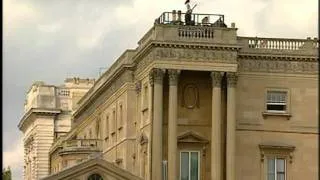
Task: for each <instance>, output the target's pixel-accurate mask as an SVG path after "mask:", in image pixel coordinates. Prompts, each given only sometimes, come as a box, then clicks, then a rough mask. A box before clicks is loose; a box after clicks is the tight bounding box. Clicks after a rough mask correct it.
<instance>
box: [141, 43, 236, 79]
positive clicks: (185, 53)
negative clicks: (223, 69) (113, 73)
mask: <svg viewBox="0 0 320 180" xmlns="http://www.w3.org/2000/svg"><path fill="white" fill-rule="evenodd" d="M155 60H177V61H184V62H206V61H207V62H220V63H223V62H224V63H237V52H236V51H223V50H208V49H187V48H186V49H183V48H164V47H156V48H153V49H152V50H151V51H150V52H149V53H148V54H147V55H146V56H144V57H143V59H142V60H140V61H138V65H137V71H136V73H139V72H141V71H142V70H143V69H145V67H146V66H147V65H148V64H150V62H151V61H155Z"/></svg>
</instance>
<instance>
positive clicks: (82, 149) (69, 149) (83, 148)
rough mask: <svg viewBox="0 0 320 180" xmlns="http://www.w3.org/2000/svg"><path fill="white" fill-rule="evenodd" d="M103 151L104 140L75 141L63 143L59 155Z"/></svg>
mask: <svg viewBox="0 0 320 180" xmlns="http://www.w3.org/2000/svg"><path fill="white" fill-rule="evenodd" d="M101 151H102V140H100V139H74V140H67V141H64V142H63V143H62V149H61V150H60V151H59V155H67V154H91V153H95V152H101Z"/></svg>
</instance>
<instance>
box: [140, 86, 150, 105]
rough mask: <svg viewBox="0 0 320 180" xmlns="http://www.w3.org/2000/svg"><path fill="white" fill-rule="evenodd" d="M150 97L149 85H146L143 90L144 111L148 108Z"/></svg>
mask: <svg viewBox="0 0 320 180" xmlns="http://www.w3.org/2000/svg"><path fill="white" fill-rule="evenodd" d="M148 95H149V92H148V84H145V85H144V88H143V106H142V107H143V110H145V109H147V108H148V100H149V99H148Z"/></svg>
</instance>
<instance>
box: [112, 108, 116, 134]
mask: <svg viewBox="0 0 320 180" xmlns="http://www.w3.org/2000/svg"><path fill="white" fill-rule="evenodd" d="M112 118H113V119H112V125H111V128H112V130H111V135H113V134H114V133H115V130H116V128H117V121H116V110H115V109H113V111H112Z"/></svg>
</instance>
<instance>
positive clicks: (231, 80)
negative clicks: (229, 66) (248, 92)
mask: <svg viewBox="0 0 320 180" xmlns="http://www.w3.org/2000/svg"><path fill="white" fill-rule="evenodd" d="M237 81H238V75H237V73H234V72H228V73H227V82H228V87H235V86H236V85H237Z"/></svg>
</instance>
